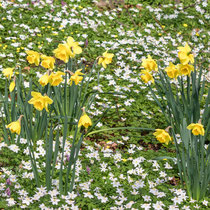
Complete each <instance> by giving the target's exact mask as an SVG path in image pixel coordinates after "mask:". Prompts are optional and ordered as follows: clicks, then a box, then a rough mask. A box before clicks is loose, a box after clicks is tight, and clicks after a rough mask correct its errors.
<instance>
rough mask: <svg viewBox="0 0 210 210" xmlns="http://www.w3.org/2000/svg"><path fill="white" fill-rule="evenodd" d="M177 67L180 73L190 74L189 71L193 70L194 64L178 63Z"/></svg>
mask: <svg viewBox="0 0 210 210" xmlns="http://www.w3.org/2000/svg"><path fill="white" fill-rule="evenodd" d="M177 68H178V70H179V73H180V75H185V76H190V74H191V72H192V71H194V66H193V65H190V64H185V65H184V64H178V65H177Z"/></svg>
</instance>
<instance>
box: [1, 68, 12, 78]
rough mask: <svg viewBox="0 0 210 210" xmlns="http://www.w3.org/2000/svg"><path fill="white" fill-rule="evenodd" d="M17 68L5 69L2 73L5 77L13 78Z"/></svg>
mask: <svg viewBox="0 0 210 210" xmlns="http://www.w3.org/2000/svg"><path fill="white" fill-rule="evenodd" d="M14 69H15V68H6V69H3V71H2V73H3V75H4V76H5V77H7V78H9V79H11V77H12V75H13V70H14Z"/></svg>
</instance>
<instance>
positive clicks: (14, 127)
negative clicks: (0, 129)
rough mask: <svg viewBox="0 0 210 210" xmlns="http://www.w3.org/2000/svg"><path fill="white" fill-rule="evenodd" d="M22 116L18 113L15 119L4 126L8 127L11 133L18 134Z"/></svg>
mask: <svg viewBox="0 0 210 210" xmlns="http://www.w3.org/2000/svg"><path fill="white" fill-rule="evenodd" d="M22 117H23V115H20V117H19V119H18V120H17V121H14V122H11V123H10V124H9V125H7V126H6V128H9V129H10V131H11V132H12V133H17V134H18V135H20V131H21V119H22Z"/></svg>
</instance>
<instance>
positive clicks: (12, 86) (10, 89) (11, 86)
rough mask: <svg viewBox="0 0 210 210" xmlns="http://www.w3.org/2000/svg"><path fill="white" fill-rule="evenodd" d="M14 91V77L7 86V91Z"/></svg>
mask: <svg viewBox="0 0 210 210" xmlns="http://www.w3.org/2000/svg"><path fill="white" fill-rule="evenodd" d="M14 89H15V77H14V79H13V81H12V82H11V83H10V85H9V91H10V92H12V91H13V90H14Z"/></svg>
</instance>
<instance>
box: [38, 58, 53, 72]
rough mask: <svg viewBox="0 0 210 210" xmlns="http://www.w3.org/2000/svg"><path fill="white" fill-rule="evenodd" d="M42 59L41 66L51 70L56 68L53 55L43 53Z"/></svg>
mask: <svg viewBox="0 0 210 210" xmlns="http://www.w3.org/2000/svg"><path fill="white" fill-rule="evenodd" d="M41 59H42V62H41V66H43V67H44V68H46V69H50V70H53V69H54V64H55V59H54V58H53V57H51V56H46V55H41Z"/></svg>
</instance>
